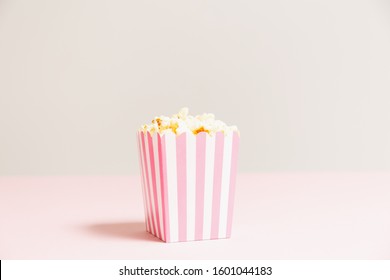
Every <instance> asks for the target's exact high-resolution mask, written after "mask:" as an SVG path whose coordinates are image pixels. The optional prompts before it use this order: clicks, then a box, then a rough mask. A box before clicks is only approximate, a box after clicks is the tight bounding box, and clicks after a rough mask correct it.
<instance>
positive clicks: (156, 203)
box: [148, 132, 161, 239]
mask: <svg viewBox="0 0 390 280" xmlns="http://www.w3.org/2000/svg"><path fill="white" fill-rule="evenodd" d="M148 142H149V158H150V170H151V173H152V183H153V186H152V187H153V197H152V199H153V200H154V213H155V217H156V220H157V232H156V234H157V237H158V238H160V239H161V226H160V216H159V215H158V199H157V187H156V185H157V183H156V166H155V163H154V148H153V140H152V135H151V134H150V133H149V132H148Z"/></svg>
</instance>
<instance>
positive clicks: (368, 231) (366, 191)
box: [0, 173, 390, 259]
mask: <svg viewBox="0 0 390 280" xmlns="http://www.w3.org/2000/svg"><path fill="white" fill-rule="evenodd" d="M235 202H236V204H235V213H234V222H233V231H232V238H231V239H225V240H213V241H195V242H186V243H163V242H161V241H160V240H158V239H157V238H155V237H153V236H152V235H150V234H149V233H146V232H145V226H144V220H143V219H144V214H143V209H144V208H143V205H142V193H141V187H140V182H139V178H138V176H131V177H130V176H129V177H0V259H390V174H383V173H382V174H380V173H376V174H374V173H370V174H362V173H356V174H352V173H349V174H345V173H338V174H334V173H333V174H331V173H308V174H304V173H299V174H292V173H289V174H286V173H275V174H240V175H239V176H238V179H237V191H236V199H235Z"/></svg>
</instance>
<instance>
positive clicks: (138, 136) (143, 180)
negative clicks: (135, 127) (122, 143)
mask: <svg viewBox="0 0 390 280" xmlns="http://www.w3.org/2000/svg"><path fill="white" fill-rule="evenodd" d="M140 137H141V133H140V132H137V143H138V156H139V166H140V173H141V184H142V186H141V188H142V197H143V200H144V212H145V225H146V231H150V222H149V216H148V210H147V209H148V207H147V205H146V197H145V195H146V194H145V191H146V190H145V175H144V169H143V160H142V152H141V142H140Z"/></svg>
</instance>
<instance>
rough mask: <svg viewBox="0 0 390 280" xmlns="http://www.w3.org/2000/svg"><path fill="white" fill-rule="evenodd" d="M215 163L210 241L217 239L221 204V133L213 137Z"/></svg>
mask: <svg viewBox="0 0 390 280" xmlns="http://www.w3.org/2000/svg"><path fill="white" fill-rule="evenodd" d="M215 137H216V138H215V161H214V189H213V206H212V207H213V210H212V218H211V239H217V238H218V231H219V212H220V204H221V184H222V164H223V144H224V134H223V132H217V133H216V135H215Z"/></svg>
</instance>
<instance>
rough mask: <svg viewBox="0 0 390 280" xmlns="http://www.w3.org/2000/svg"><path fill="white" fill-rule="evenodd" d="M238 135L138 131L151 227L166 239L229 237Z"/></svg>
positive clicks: (154, 233) (144, 190) (144, 188)
mask: <svg viewBox="0 0 390 280" xmlns="http://www.w3.org/2000/svg"><path fill="white" fill-rule="evenodd" d="M239 138H240V137H239V134H238V133H237V132H231V133H228V134H226V135H225V134H224V133H222V132H218V133H216V134H215V135H213V136H210V135H209V134H207V133H205V132H201V133H199V134H197V135H194V134H192V133H183V134H181V135H179V136H176V135H175V134H174V133H173V132H170V131H169V132H167V133H165V134H164V135H160V134H159V133H154V134H153V135H151V134H150V133H149V132H145V133H144V132H138V133H137V140H138V150H139V158H140V170H141V182H142V190H143V197H144V206H145V222H146V230H147V231H148V232H150V233H151V234H153V235H155V236H156V237H158V238H160V239H161V240H163V241H165V242H177V241H191V240H206V239H218V238H229V237H230V234H231V228H232V218H233V204H234V190H235V181H236V171H237V156H238V146H239Z"/></svg>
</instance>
